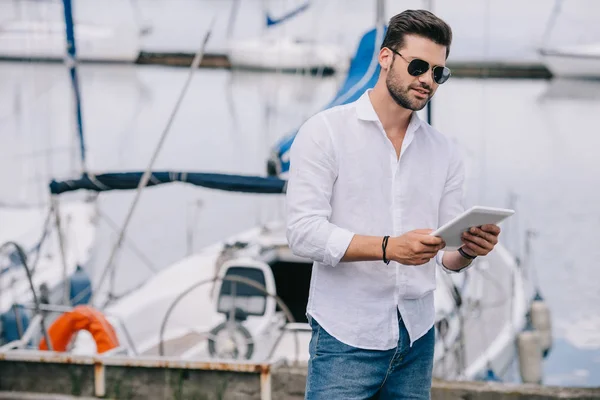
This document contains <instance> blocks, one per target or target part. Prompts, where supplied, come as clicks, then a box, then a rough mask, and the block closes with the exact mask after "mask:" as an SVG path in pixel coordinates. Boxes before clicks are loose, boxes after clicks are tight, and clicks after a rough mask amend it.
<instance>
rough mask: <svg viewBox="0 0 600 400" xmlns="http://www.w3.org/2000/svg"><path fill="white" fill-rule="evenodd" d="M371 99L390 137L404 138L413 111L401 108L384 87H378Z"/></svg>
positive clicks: (375, 88)
mask: <svg viewBox="0 0 600 400" xmlns="http://www.w3.org/2000/svg"><path fill="white" fill-rule="evenodd" d="M369 98H370V99H371V104H372V105H373V109H374V110H375V113H377V116H378V117H379V120H380V121H381V125H383V129H384V130H385V132H386V133H387V134H388V136H402V137H403V136H404V134H405V133H406V129H407V128H408V124H409V123H410V119H411V117H412V113H413V111H412V110H409V109H406V108H404V107H401V106H399V105H398V104H397V103H396V102H395V101H394V99H392V96H390V94H389V93H388V91H387V88H386V87H383V86H377V85H376V86H375V87H374V88H373V90H371V92H370V93H369Z"/></svg>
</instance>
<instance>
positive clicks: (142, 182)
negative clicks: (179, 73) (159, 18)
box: [88, 15, 216, 304]
mask: <svg viewBox="0 0 600 400" xmlns="http://www.w3.org/2000/svg"><path fill="white" fill-rule="evenodd" d="M215 20H216V15H215V16H214V17H213V19H212V21H211V23H210V25H209V28H208V31H207V32H206V34H205V35H204V38H203V40H202V45H201V47H200V49H199V50H198V52H197V53H196V56H195V57H194V60H193V61H192V65H191V66H190V69H189V73H188V76H187V79H186V81H185V84H184V86H183V88H182V90H181V93H180V95H179V98H178V99H177V102H176V104H175V107H174V109H173V112H172V113H171V115H170V117H169V120H168V121H167V125H166V126H165V129H164V130H163V132H162V135H161V137H160V140H159V142H158V145H157V146H156V149H155V151H154V154H153V155H152V159H151V160H150V164H149V165H148V168H147V169H146V171H144V174H143V175H142V178H141V179H140V182H139V185H138V188H137V191H136V195H135V198H134V200H133V203H132V204H131V207H130V209H129V212H128V214H127V217H126V219H125V222H124V224H123V227H122V228H121V232H120V233H119V238H118V239H117V242H116V243H115V245H114V246H113V249H112V251H111V254H110V258H109V260H108V263H107V264H106V267H105V268H104V270H103V271H102V275H101V277H100V281H99V282H98V288H100V287H102V284H103V283H104V280H105V279H106V277H107V275H108V272H110V270H111V269H113V268H114V266H113V265H112V264H113V262H114V258H115V257H116V253H117V250H118V249H119V248H120V247H121V243H122V242H123V238H124V236H125V232H126V230H127V227H128V225H129V222H130V221H131V217H132V216H133V211H134V210H135V207H136V205H137V202H138V201H139V198H140V196H141V193H142V189H143V188H144V187H145V186H146V185H147V183H148V181H149V180H150V177H151V175H152V167H153V165H154V162H155V161H156V158H157V157H158V154H159V152H160V150H161V148H162V146H163V144H164V142H165V139H166V138H167V135H168V133H169V131H170V130H171V125H172V124H173V121H174V119H175V115H177V112H178V111H179V108H180V106H181V103H182V101H183V98H184V97H185V94H186V93H187V90H188V89H189V87H190V82H191V80H192V77H193V76H194V73H195V71H196V70H197V69H198V66H199V65H200V61H202V58H203V57H204V50H205V48H206V43H207V42H208V40H209V38H210V35H211V32H212V29H213V26H214V23H215ZM90 287H91V286H88V288H90ZM88 290H89V289H88ZM93 297H94V293H92V294H91V297H90V301H89V302H90V304H92V300H93Z"/></svg>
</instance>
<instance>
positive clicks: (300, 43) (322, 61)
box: [227, 1, 349, 74]
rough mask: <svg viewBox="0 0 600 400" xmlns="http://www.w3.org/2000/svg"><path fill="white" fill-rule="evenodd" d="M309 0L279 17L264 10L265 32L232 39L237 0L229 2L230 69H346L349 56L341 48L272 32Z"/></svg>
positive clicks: (296, 13) (293, 15)
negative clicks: (247, 37) (272, 15)
mask: <svg viewBox="0 0 600 400" xmlns="http://www.w3.org/2000/svg"><path fill="white" fill-rule="evenodd" d="M310 5H311V2H310V1H307V2H306V3H305V4H302V5H301V6H299V7H298V8H296V9H294V10H292V11H290V12H288V13H286V14H285V15H283V16H281V17H279V18H276V19H275V18H271V17H270V16H269V14H268V12H265V13H266V23H265V33H264V34H263V35H261V36H260V37H257V38H250V39H240V38H236V39H233V38H232V37H231V30H232V27H233V22H234V21H235V16H236V15H237V11H238V8H239V1H234V2H233V5H232V11H231V17H230V24H229V30H228V32H229V38H228V39H229V40H228V45H227V57H228V59H229V62H230V63H231V66H232V67H234V68H248V69H257V70H278V71H297V70H302V71H313V72H316V73H321V74H322V73H333V72H336V71H345V70H346V69H347V68H348V63H349V57H348V54H346V52H345V51H344V50H343V48H342V47H340V46H337V45H334V44H328V43H320V42H317V41H315V40H307V39H301V38H297V37H292V36H289V35H282V34H281V33H280V32H273V29H275V28H274V27H275V26H278V25H279V24H282V23H284V22H285V21H287V20H289V19H291V18H293V17H295V16H296V15H298V14H300V13H302V12H304V11H305V10H307V9H308V8H309V6H310Z"/></svg>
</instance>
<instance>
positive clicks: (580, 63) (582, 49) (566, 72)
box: [540, 43, 600, 79]
mask: <svg viewBox="0 0 600 400" xmlns="http://www.w3.org/2000/svg"><path fill="white" fill-rule="evenodd" d="M540 55H541V56H542V58H543V60H544V63H545V64H546V66H547V67H548V69H549V70H550V72H551V73H552V75H553V76H555V77H562V78H590V79H599V78H600V43H590V44H583V45H573V46H564V47H557V48H551V49H549V48H544V49H541V50H540Z"/></svg>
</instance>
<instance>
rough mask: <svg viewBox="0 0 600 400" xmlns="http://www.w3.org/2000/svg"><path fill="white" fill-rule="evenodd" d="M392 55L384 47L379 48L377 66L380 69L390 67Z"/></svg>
mask: <svg viewBox="0 0 600 400" xmlns="http://www.w3.org/2000/svg"><path fill="white" fill-rule="evenodd" d="M392 56H393V54H392V52H391V51H390V50H389V49H387V48H385V47H384V48H382V49H381V50H379V55H378V57H377V59H378V60H379V66H380V67H381V69H383V70H386V71H387V70H389V69H390V66H391V65H392Z"/></svg>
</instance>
